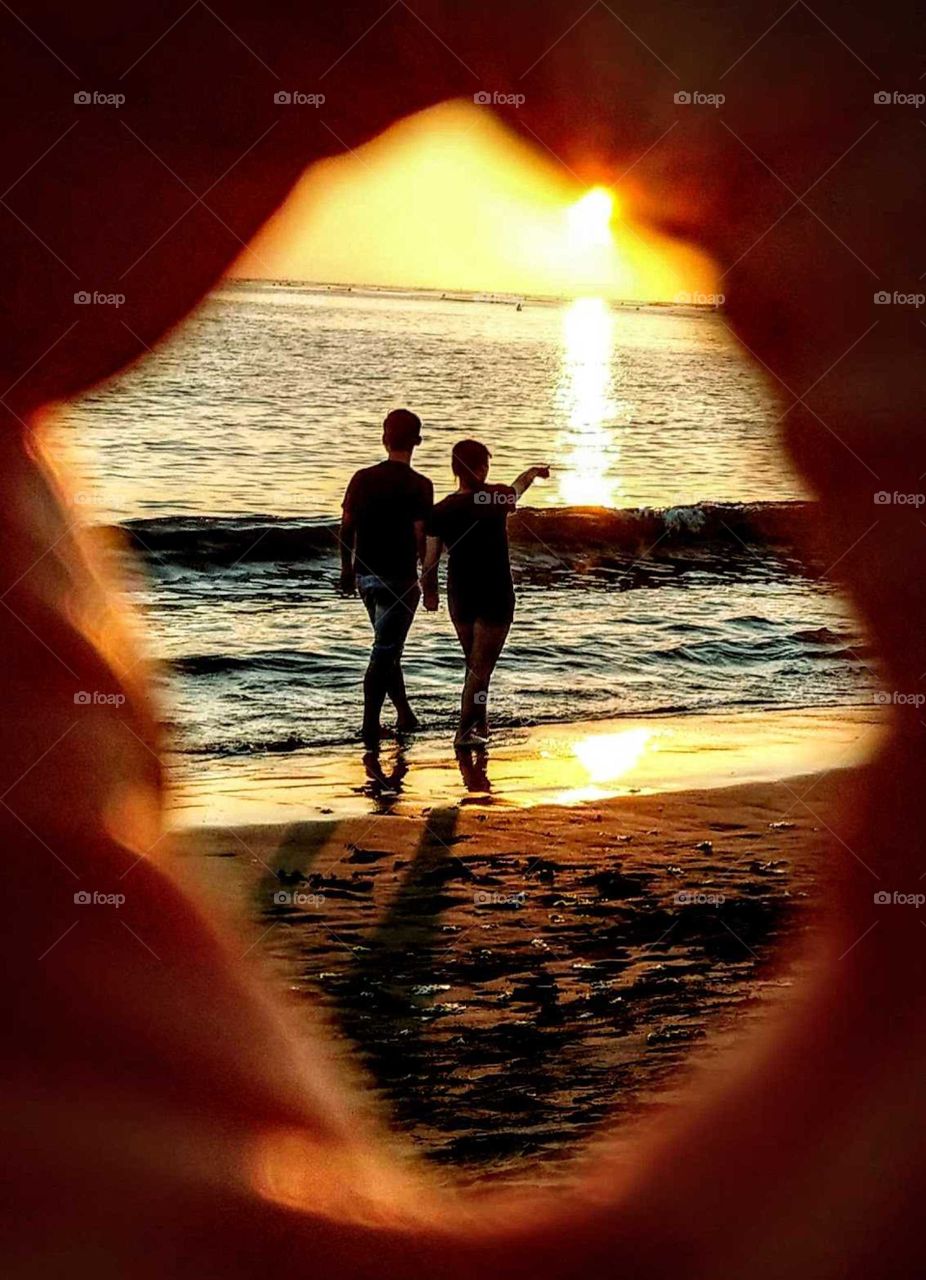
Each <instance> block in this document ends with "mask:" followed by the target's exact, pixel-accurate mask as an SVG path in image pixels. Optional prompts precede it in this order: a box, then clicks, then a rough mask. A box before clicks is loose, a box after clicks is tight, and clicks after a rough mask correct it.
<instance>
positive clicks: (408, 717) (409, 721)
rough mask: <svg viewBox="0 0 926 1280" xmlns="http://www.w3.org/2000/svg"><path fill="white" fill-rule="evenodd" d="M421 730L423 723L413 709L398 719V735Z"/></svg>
mask: <svg viewBox="0 0 926 1280" xmlns="http://www.w3.org/2000/svg"><path fill="white" fill-rule="evenodd" d="M420 728H421V721H420V720H419V719H418V717H417V716H416V715H415V713H414V711H412V710H411V708H409V709H408V711H403V712H402V714H401V715H400V716H397V717H396V722H395V731H396V733H415V732H416V731H417V730H418V729H420Z"/></svg>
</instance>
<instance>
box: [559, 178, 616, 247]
mask: <svg viewBox="0 0 926 1280" xmlns="http://www.w3.org/2000/svg"><path fill="white" fill-rule="evenodd" d="M613 216H614V196H613V195H612V194H611V192H610V191H608V190H606V189H605V188H604V187H592V189H591V191H586V193H585V195H584V196H582V198H581V200H577V201H576V202H575V204H573V205H570V206H569V208H568V209H567V210H566V227H567V230H568V233H569V239H570V241H571V243H572V244H573V245H574V246H575V247H576V248H579V249H588V248H598V247H604V246H606V245H608V244H610V243H611V219H612V218H613Z"/></svg>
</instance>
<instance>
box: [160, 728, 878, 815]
mask: <svg viewBox="0 0 926 1280" xmlns="http://www.w3.org/2000/svg"><path fill="white" fill-rule="evenodd" d="M885 721H886V718H885V716H884V714H883V711H882V710H881V709H879V708H875V707H870V706H869V707H827V708H813V709H803V710H794V711H776V712H769V711H743V712H738V713H736V714H726V715H685V716H669V715H665V716H649V717H640V718H636V717H625V718H622V719H619V720H594V721H585V722H575V723H573V724H550V725H538V726H535V727H531V728H523V729H505V730H500V731H497V732H496V733H494V734H493V739H492V743H491V746H490V749H489V751H488V753H486V754H485V755H465V756H463V757H462V758H460V759H456V758H455V757H454V752H453V750H452V748H451V747H450V745H449V743H448V741H447V739H446V737H444V736H442V735H435V734H421V735H417V736H415V737H413V738H411V739H410V740H409V741H408V742H407V743H406V744H404V745H401V746H400V745H398V744H395V743H385V744H384V747H383V751H382V754H381V758H380V761H379V764H378V766H377V767H376V768H371V764H370V761H369V760H365V759H364V756H363V753H362V751H361V750H360V749H359V748H358V749H357V750H355V751H352V752H350V751H347V750H344V749H342V750H340V751H336V752H335V751H324V750H315V751H297V752H290V753H287V754H285V755H280V756H275V755H268V756H263V757H261V758H260V760H255V759H253V758H251V757H240V756H234V757H230V758H226V759H224V760H212V761H210V762H209V764H208V766H203V765H202V764H201V763H200V762H199V761H198V760H197V758H196V757H186V758H178V759H177V761H176V766H177V767H176V768H175V769H174V775H175V779H176V780H175V786H174V790H173V794H172V796H171V800H170V814H169V816H170V818H171V820H172V821H173V823H174V824H175V825H176V826H179V827H200V826H205V827H210V826H230V825H237V824H253V823H266V822H286V821H292V820H297V821H298V820H302V819H305V818H309V817H319V818H322V817H330V816H334V815H337V816H341V817H349V816H352V815H353V814H356V813H364V812H368V813H376V812H387V811H388V812H391V813H396V814H401V815H406V816H420V815H422V814H424V813H426V812H427V811H428V810H429V809H430V808H432V807H433V806H434V805H438V804H448V805H475V806H477V807H486V806H488V805H494V806H499V807H516V808H532V807H534V806H536V805H565V806H572V805H576V804H581V803H587V802H589V801H591V802H601V801H604V800H607V799H609V798H611V797H614V796H624V795H640V794H643V795H646V794H655V793H663V792H667V791H689V790H697V789H700V788H702V787H718V786H732V785H734V784H736V783H740V782H762V781H770V780H773V779H776V778H785V777H788V776H789V775H790V776H796V775H799V774H809V773H816V772H819V771H823V770H828V769H836V768H846V767H850V766H852V765H855V764H858V763H860V762H861V761H863V760H864V759H865V758H866V757H867V756H868V755H870V754H871V752H872V751H874V750H875V748H876V746H877V743H878V741H879V739H880V736H881V733H882V731H883V727H884V724H885Z"/></svg>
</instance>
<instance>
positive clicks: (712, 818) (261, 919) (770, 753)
mask: <svg viewBox="0 0 926 1280" xmlns="http://www.w3.org/2000/svg"><path fill="white" fill-rule="evenodd" d="M707 719H709V718H707V717H692V718H689V721H688V722H687V723H683V722H681V721H665V722H663V724H662V725H661V727H660V728H659V730H658V732H659V733H661V735H662V737H661V741H662V745H663V748H664V749H663V751H662V752H657V751H652V752H650V753H649V755H647V753H646V751H645V750H643V751H636V748H637V747H638V746H639V745H640V743H641V742H643V740H644V739H643V737H642V736H641V735H642V734H644V733H645V732H647V728H646V726H642V725H630V726H629V727H628V726H626V725H625V726H623V727H622V729H621V730H620V732H621V733H624V734H630V735H636V736H635V737H630V738H625V739H624V740H623V744H624V745H623V747H622V744H621V742H619V741H618V742H617V743H615V741H614V733H615V731H614V729H613V726H605V729H604V730H602V731H601V733H602V737H603V738H604V739H605V740H607V741H609V742H610V743H611V746H612V747H613V748H614V749H615V750H618V751H620V750H621V749H624V750H626V751H627V758H626V760H625V763H626V764H627V765H628V768H627V770H626V771H625V772H623V773H621V774H620V775H619V776H618V777H615V778H612V779H610V781H609V780H608V779H606V778H604V777H602V776H601V769H599V772H598V775H597V776H592V777H586V778H585V781H584V783H583V785H579V784H580V782H581V781H582V780H581V778H579V777H578V774H576V773H570V772H569V769H568V768H566V766H565V764H564V761H565V760H566V756H567V753H566V752H565V749H563V750H560V751H556V750H553V749H552V747H551V746H550V739H549V735H546V736H545V737H543V736H542V735H541V736H540V737H535V738H532V737H531V736H530V735H527V736H526V737H524V738H521V739H520V740H518V741H509V742H508V743H507V744H506V745H504V746H502V747H499V749H498V750H497V751H495V752H493V753H492V763H493V764H495V763H496V762H497V764H498V771H497V775H496V776H497V777H498V778H499V780H500V781H499V789H500V793H499V794H495V793H489V794H485V793H484V794H482V795H481V796H480V795H479V794H478V793H477V794H476V795H474V794H473V793H472V792H468V791H466V790H465V788H464V787H462V784H461V779H460V776H459V774H458V773H457V772H456V770H455V769H454V768H453V767H452V760H451V762H450V763H449V764H448V763H446V762H440V761H438V760H437V759H436V758H434V759H432V758H431V756H430V752H431V748H430V747H429V746H427V745H423V746H422V747H421V748H420V751H421V753H422V757H423V760H422V763H421V774H422V776H421V778H419V779H418V781H417V782H416V783H415V784H414V787H413V786H412V782H411V779H412V778H413V770H410V771H409V775H408V777H409V786H408V790H407V792H406V793H403V794H396V795H393V796H392V797H391V803H389V802H388V797H387V802H386V803H384V801H383V796H382V794H380V795H379V796H378V797H375V796H373V797H371V796H370V795H369V794H368V793H366V792H364V790H363V787H362V786H360V789H359V790H352V789H351V778H350V777H349V776H344V774H343V766H342V776H341V779H340V784H339V786H335V785H333V784H332V783H331V782H330V779H331V777H332V773H331V772H330V771H332V770H334V765H333V764H332V763H331V762H330V761H329V762H328V764H327V765H326V766H325V769H326V771H324V772H323V773H322V774H321V775H320V777H319V778H317V779H316V780H315V785H314V786H313V787H311V788H309V789H308V790H307V789H306V787H302V788H296V786H295V784H294V783H291V784H290V785H289V786H286V785H282V786H281V793H282V794H281V795H279V794H278V795H276V796H271V797H270V799H268V794H269V793H268V791H267V788H266V779H264V780H263V781H262V787H261V789H262V791H263V799H262V801H261V803H262V804H263V805H264V809H263V810H262V811H261V812H262V813H263V814H265V815H266V814H268V813H270V812H271V811H274V810H275V811H276V812H278V813H280V812H287V813H288V814H289V815H290V817H289V820H287V821H276V822H270V821H252V822H245V823H242V822H240V821H239V822H238V823H237V824H236V825H234V826H221V825H211V824H207V823H202V822H200V823H199V824H198V826H197V829H196V830H192V829H189V827H188V828H187V829H186V830H185V831H184V832H183V834H182V836H181V837H180V840H179V841H178V855H179V856H178V858H177V865H178V867H179V868H180V874H181V875H182V876H183V877H184V878H185V879H187V880H188V881H190V880H191V881H192V882H193V883H194V885H195V889H196V892H197V893H201V894H203V895H205V897H206V898H207V899H208V903H209V906H210V909H216V910H218V911H220V912H221V913H222V914H223V915H225V916H226V917H227V918H229V919H230V920H231V921H232V927H233V928H234V929H235V930H236V931H237V933H238V936H239V937H240V940H241V949H242V952H243V953H246V954H247V955H248V958H249V960H250V961H253V963H254V964H255V965H259V966H269V967H270V970H271V972H272V975H273V978H272V980H273V983H274V985H275V986H276V987H277V989H279V990H282V991H285V992H286V996H287V999H288V1000H289V1001H290V1002H291V1003H292V1005H293V1011H294V1017H295V1018H296V1019H297V1020H299V1019H300V1018H301V1019H302V1022H303V1023H304V1025H306V1027H307V1028H308V1025H309V1018H308V1017H307V1013H306V1005H305V1002H306V1001H312V1002H315V1003H317V1002H320V1003H321V1005H322V1007H323V1008H324V1010H325V1011H326V1016H327V1018H328V1021H329V1023H330V1026H331V1029H332V1034H333V1037H334V1039H335V1041H336V1043H337V1044H338V1045H339V1047H340V1049H341V1050H343V1052H345V1053H346V1054H347V1055H348V1057H349V1058H350V1059H351V1060H352V1061H353V1062H354V1063H355V1064H356V1065H358V1066H359V1067H360V1070H361V1072H362V1073H363V1074H364V1075H365V1076H366V1078H367V1079H368V1081H369V1082H370V1083H371V1084H372V1086H373V1088H374V1091H375V1095H376V1096H377V1097H378V1099H379V1100H380V1101H381V1103H382V1106H383V1110H384V1114H385V1115H386V1116H387V1117H389V1118H390V1119H391V1122H392V1124H393V1125H394V1127H395V1128H396V1129H397V1130H399V1131H401V1132H402V1133H404V1134H405V1135H407V1136H408V1137H410V1139H411V1141H412V1143H413V1144H414V1146H415V1147H416V1148H417V1149H418V1150H419V1151H420V1153H421V1154H423V1155H424V1156H425V1157H426V1158H427V1159H429V1160H432V1161H434V1162H436V1163H438V1164H439V1165H443V1166H450V1167H453V1168H454V1170H455V1172H456V1175H457V1176H463V1177H466V1178H477V1179H479V1178H483V1177H485V1176H487V1175H499V1174H503V1175H504V1176H506V1177H518V1176H522V1177H524V1176H528V1171H530V1174H529V1176H530V1177H532V1178H533V1177H535V1176H537V1170H536V1163H537V1162H538V1161H540V1162H542V1163H543V1165H544V1175H545V1176H556V1175H557V1171H558V1170H561V1169H562V1167H563V1165H564V1162H565V1160H566V1158H567V1157H570V1156H572V1155H574V1154H575V1153H576V1152H577V1151H578V1150H579V1149H580V1147H581V1146H582V1144H583V1143H584V1142H585V1141H586V1140H588V1139H589V1138H590V1137H591V1136H593V1135H594V1134H595V1132H596V1131H597V1130H598V1129H599V1127H600V1126H601V1124H602V1122H603V1121H604V1120H605V1119H606V1118H608V1117H612V1118H613V1117H616V1118H618V1119H620V1120H621V1121H632V1120H634V1119H637V1118H639V1117H641V1116H643V1115H645V1114H647V1113H649V1112H651V1111H652V1110H653V1109H654V1108H657V1107H665V1106H671V1105H672V1103H673V1098H674V1097H675V1096H676V1093H677V1090H676V1089H675V1086H677V1085H680V1084H682V1083H683V1082H684V1080H685V1078H686V1074H687V1071H688V1070H689V1069H690V1068H691V1066H692V1064H694V1063H704V1062H705V1061H707V1062H708V1063H709V1062H710V1060H711V1057H712V1055H713V1056H715V1057H716V1056H717V1055H719V1052H720V1049H721V1048H722V1047H725V1046H727V1045H729V1043H730V1042H731V1039H733V1040H735V1038H736V1035H737V1034H738V1033H739V1032H740V1031H742V1029H743V1027H744V1026H745V1025H747V1024H749V1025H751V1024H752V1020H753V1019H755V1018H758V1017H761V1016H763V1014H764V1013H765V1012H766V1011H767V1010H768V1009H769V1008H770V1007H771V1005H772V1004H774V1003H778V1002H781V1001H783V1000H787V998H788V991H789V989H790V985H791V979H792V976H793V975H789V967H790V966H792V965H793V964H794V963H795V962H796V960H797V957H798V955H799V953H800V947H799V945H798V944H799V942H800V940H801V939H802V938H804V937H805V936H806V935H807V933H808V931H809V930H811V929H812V926H813V922H814V919H815V916H816V915H817V913H818V912H819V911H820V910H822V909H823V908H824V907H825V902H826V898H827V892H826V885H827V883H828V881H830V882H833V881H834V880H838V875H839V859H840V858H841V857H843V858H844V857H847V856H849V855H848V854H847V853H845V851H844V850H842V849H841V848H840V846H839V844H838V843H837V841H836V840H835V839H834V838H832V836H831V834H830V828H831V825H832V823H833V821H834V814H835V812H836V810H837V808H838V805H839V803H840V796H841V795H842V794H843V793H844V789H845V788H847V787H848V788H851V787H854V786H857V785H858V780H859V772H858V769H857V768H851V767H849V766H858V765H859V763H860V761H861V760H862V759H863V758H864V757H865V756H866V755H870V754H871V752H872V751H873V749H874V747H875V744H876V742H877V740H878V737H879V735H880V732H881V722H880V721H879V719H878V717H876V716H875V715H874V713H873V712H871V711H868V710H861V709H859V710H854V711H846V710H841V711H839V712H838V713H835V714H834V713H823V712H818V713H813V714H811V713H806V712H801V713H798V712H795V713H788V714H785V715H764V716H756V717H752V718H750V717H747V716H737V717H729V718H723V717H713V718H710V720H711V723H710V725H705V724H701V723H698V724H693V723H691V721H692V720H707ZM750 721H752V723H750ZM599 728H600V726H599ZM585 729H587V726H584V727H583V726H572V727H571V730H570V732H569V734H566V732H565V730H563V731H561V735H562V736H561V738H560V739H558V740H557V741H559V745H560V747H562V746H563V741H566V740H568V741H570V742H572V743H573V745H574V744H575V743H576V742H584V741H586V740H587V737H588V735H587V733H585V732H584V730H585ZM649 731H650V732H655V731H654V730H653V728H652V725H650V726H649ZM540 740H543V741H545V742H546V743H547V746H546V747H544V748H543V750H544V751H546V750H548V749H549V750H551V751H552V755H551V756H550V758H545V757H544V756H543V755H542V754H541V752H540V750H538V749H537V743H538V742H539V741H540ZM650 740H651V739H647V740H646V741H650ZM628 742H629V743H633V744H635V746H634V748H633V750H627V749H626V743H628ZM760 744H761V748H762V749H761V750H760ZM635 753H636V754H635ZM630 756H634V759H633V760H632V761H631V760H630ZM572 758H573V760H574V761H575V760H579V757H575V756H574V755H573V757H572ZM425 760H426V761H427V764H425V762H424V761H425ZM593 761H594V756H593ZM811 761H814V762H815V763H816V766H817V767H816V768H815V769H811V767H810V763H811ZM580 763H581V761H580ZM602 768H603V766H602ZM776 771H777V774H778V776H777V777H772V776H770V775H771V774H772V773H774V772H776ZM586 773H588V770H587V769H586ZM325 780H328V786H327V787H326V786H325V785H324V783H325ZM353 781H354V782H357V779H356V778H354V779H353ZM731 782H734V783H736V784H737V785H732V786H731V785H730V783H731ZM240 783H241V780H240V779H239V780H238V785H239V787H240ZM227 785H228V780H226V786H227ZM255 786H256V784H255ZM426 786H427V787H429V788H430V801H431V802H430V804H425V803H423V801H424V800H425V799H426V798H427V796H426V794H425V787H426ZM609 786H610V787H611V790H610V791H609V789H608V788H609ZM634 791H636V792H637V794H633V792H634ZM644 791H645V792H646V793H645V794H644V793H643V792H644ZM329 792H330V794H329ZM616 792H617V793H616ZM195 794H197V795H200V796H205V797H206V798H207V801H208V803H203V805H202V806H201V808H200V810H199V811H198V814H199V816H200V817H202V816H204V815H210V816H211V815H212V814H213V813H214V812H215V806H216V805H217V804H218V803H220V801H219V799H218V798H217V797H218V796H219V795H220V794H221V792H218V793H217V792H216V791H215V790H209V788H206V787H204V788H203V789H202V790H201V791H199V792H196V793H195ZM326 795H327V797H328V799H329V800H330V801H331V803H329V804H323V803H322V800H323V799H324V798H325V797H326ZM243 796H244V798H243V799H242V800H241V801H240V804H239V806H238V808H237V809H234V808H232V810H231V811H233V812H236V813H238V814H240V813H241V812H243V811H245V810H246V808H247V804H248V788H246V787H245V788H243ZM307 796H310V797H313V800H312V802H311V803H309V802H308V801H307ZM461 797H462V798H463V799H465V800H468V801H469V803H460V800H461ZM555 799H556V800H558V802H557V803H553V802H552V801H553V800H555ZM349 800H351V801H352V807H351V805H350V804H349V803H348V801H349ZM480 800H481V801H482V803H480V802H479V801H480ZM254 803H255V805H256V800H255V802H254ZM299 804H302V805H304V806H305V808H304V809H303V813H304V814H309V815H310V816H304V817H302V818H299V819H297V818H295V816H294V814H295V811H296V809H297V806H298V805H299ZM313 806H316V807H314V808H313ZM319 809H323V810H324V809H327V810H329V812H328V813H327V814H325V813H319ZM334 809H336V810H337V811H335V812H332V810H334ZM191 812H192V811H191V810H190V808H189V807H188V808H187V811H186V814H187V818H188V819H189V817H190V814H191ZM831 878H832V880H831Z"/></svg>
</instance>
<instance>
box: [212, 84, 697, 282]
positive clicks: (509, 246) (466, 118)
mask: <svg viewBox="0 0 926 1280" xmlns="http://www.w3.org/2000/svg"><path fill="white" fill-rule="evenodd" d="M305 109H306V110H314V108H311V107H307V108H305ZM332 146H333V147H336V146H337V143H336V141H335V139H334V138H332ZM231 274H232V275H235V276H245V277H252V278H255V277H256V278H267V279H296V280H308V281H314V282H327V283H344V284H377V285H391V286H396V287H398V286H403V285H404V286H412V287H417V288H434V289H447V290H460V291H465V292H480V291H485V292H493V293H496V292H497V293H515V294H521V293H523V294H552V295H566V296H576V297H581V296H585V295H597V296H599V297H612V298H629V299H641V300H660V301H666V300H671V299H673V298H674V297H675V296H676V295H677V294H678V293H679V292H680V291H683V290H685V291H689V292H694V291H698V290H704V291H707V290H708V289H709V288H710V269H709V267H708V265H707V264H706V263H705V262H704V260H703V259H702V258H701V257H700V256H699V255H697V254H696V253H694V251H692V250H688V249H685V248H683V247H681V246H678V245H674V244H670V243H669V242H657V241H656V240H654V239H653V238H652V237H651V236H649V235H647V236H645V237H644V235H643V233H641V232H640V231H639V230H636V229H634V230H631V229H629V228H628V227H627V225H626V223H624V222H622V218H621V210H620V197H619V194H618V195H617V196H615V195H614V194H613V193H611V192H608V191H606V190H605V189H603V188H592V189H590V188H588V187H583V186H581V185H579V183H578V182H577V181H576V179H575V178H574V177H573V176H572V175H571V174H570V173H569V171H568V170H567V169H565V168H564V167H563V166H562V165H560V164H559V163H558V162H557V161H556V160H555V159H553V158H552V157H550V156H548V155H547V154H546V153H545V152H544V151H543V150H541V149H540V148H539V147H538V148H536V149H535V148H534V147H532V146H529V145H528V144H526V143H525V142H523V141H522V140H521V139H520V137H517V136H515V135H514V134H512V133H511V132H510V131H509V130H507V129H506V128H505V127H504V126H503V125H502V124H501V123H500V122H499V121H498V120H497V119H496V117H495V116H494V115H493V114H492V113H491V111H490V110H489V109H487V108H485V107H478V106H476V105H474V104H473V103H468V102H452V103H445V104H443V105H441V106H438V107H434V108H431V109H430V110H429V111H425V112H421V113H420V114H419V115H416V116H413V117H410V118H409V119H407V120H404V121H402V122H401V123H399V124H397V125H395V126H394V127H393V128H391V129H389V130H388V131H387V132H386V133H384V134H382V135H380V137H378V138H376V139H375V140H374V141H372V142H371V143H369V144H368V145H367V146H365V147H363V148H362V149H360V150H359V151H356V152H354V153H353V154H351V153H346V154H345V153H341V154H339V155H338V156H337V157H336V158H334V159H331V160H326V161H323V162H321V163H320V164H317V165H315V166H313V167H312V168H311V169H309V170H308V171H307V172H306V174H305V176H304V177H303V179H302V180H301V182H300V183H299V184H298V185H297V187H296V188H295V190H294V191H293V193H292V195H291V196H290V198H289V200H288V201H287V202H286V204H285V205H284V206H283V208H282V209H281V210H280V211H279V213H278V214H277V215H276V216H275V218H274V219H273V220H272V222H271V223H270V224H269V225H268V226H267V227H266V228H265V229H264V231H263V232H262V233H261V234H260V235H259V236H258V238H257V239H256V240H255V241H254V243H253V245H252V247H251V249H250V250H249V251H248V252H247V253H245V254H243V255H242V257H241V258H240V259H239V261H238V262H237V264H236V265H235V267H234V269H233V271H232V273H231Z"/></svg>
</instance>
